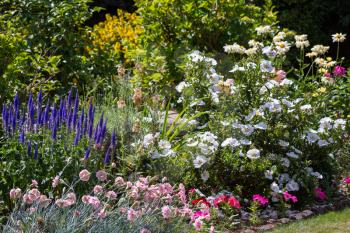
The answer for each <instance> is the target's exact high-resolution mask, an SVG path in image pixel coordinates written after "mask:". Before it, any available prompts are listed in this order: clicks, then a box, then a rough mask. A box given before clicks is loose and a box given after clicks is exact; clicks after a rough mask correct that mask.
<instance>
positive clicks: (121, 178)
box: [114, 176, 125, 186]
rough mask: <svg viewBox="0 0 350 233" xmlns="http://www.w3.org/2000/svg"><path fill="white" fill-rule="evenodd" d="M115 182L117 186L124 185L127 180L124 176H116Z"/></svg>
mask: <svg viewBox="0 0 350 233" xmlns="http://www.w3.org/2000/svg"><path fill="white" fill-rule="evenodd" d="M114 184H115V185H117V186H123V185H125V181H124V179H123V177H120V176H118V177H117V178H115V180H114Z"/></svg>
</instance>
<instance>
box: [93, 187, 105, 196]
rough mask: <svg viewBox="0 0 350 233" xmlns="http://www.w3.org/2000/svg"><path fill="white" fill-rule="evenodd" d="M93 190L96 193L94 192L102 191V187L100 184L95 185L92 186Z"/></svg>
mask: <svg viewBox="0 0 350 233" xmlns="http://www.w3.org/2000/svg"><path fill="white" fill-rule="evenodd" d="M93 191H94V194H95V195H96V194H99V193H101V192H102V191H103V188H102V186H101V185H96V186H95V187H94V189H93Z"/></svg>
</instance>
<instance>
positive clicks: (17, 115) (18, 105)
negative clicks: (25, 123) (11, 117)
mask: <svg viewBox="0 0 350 233" xmlns="http://www.w3.org/2000/svg"><path fill="white" fill-rule="evenodd" d="M13 103H14V105H15V111H16V119H19V117H20V115H19V107H20V102H19V97H18V93H16V96H15V98H14V100H13Z"/></svg>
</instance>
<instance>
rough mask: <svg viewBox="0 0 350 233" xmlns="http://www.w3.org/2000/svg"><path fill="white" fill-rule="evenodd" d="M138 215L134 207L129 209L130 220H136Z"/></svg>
mask: <svg viewBox="0 0 350 233" xmlns="http://www.w3.org/2000/svg"><path fill="white" fill-rule="evenodd" d="M136 217H137V213H136V211H135V210H134V209H133V208H130V209H129V210H128V217H127V219H128V220H129V221H134V219H135V218H136Z"/></svg>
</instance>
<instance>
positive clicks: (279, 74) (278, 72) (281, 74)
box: [276, 70, 287, 81]
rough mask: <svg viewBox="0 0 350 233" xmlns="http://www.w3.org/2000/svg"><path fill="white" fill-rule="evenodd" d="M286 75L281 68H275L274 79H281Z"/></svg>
mask: <svg viewBox="0 0 350 233" xmlns="http://www.w3.org/2000/svg"><path fill="white" fill-rule="evenodd" d="M286 76H287V74H286V72H284V71H283V70H277V72H276V79H277V81H282V80H283V79H285V78H286Z"/></svg>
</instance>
